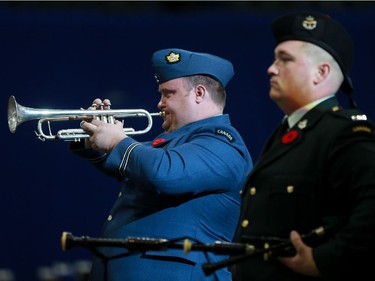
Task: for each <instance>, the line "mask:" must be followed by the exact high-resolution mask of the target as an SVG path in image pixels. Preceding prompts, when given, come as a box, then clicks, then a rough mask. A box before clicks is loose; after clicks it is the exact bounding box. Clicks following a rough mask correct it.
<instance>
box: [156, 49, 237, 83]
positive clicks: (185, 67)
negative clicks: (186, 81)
mask: <svg viewBox="0 0 375 281" xmlns="http://www.w3.org/2000/svg"><path fill="white" fill-rule="evenodd" d="M151 60H152V67H153V69H154V72H155V78H156V81H157V82H158V83H159V84H161V83H164V82H167V81H169V80H172V79H175V78H179V77H185V76H191V75H208V76H210V77H212V78H214V79H216V80H218V81H219V82H220V83H221V84H222V85H223V86H224V87H225V86H226V85H227V83H228V82H229V80H230V79H232V77H233V75H234V70H233V65H232V63H231V62H229V61H228V60H226V59H223V58H220V57H217V56H214V55H211V54H206V53H196V52H191V51H187V50H182V49H173V48H172V49H164V50H159V51H156V52H155V53H154V54H153V55H152V59H151Z"/></svg>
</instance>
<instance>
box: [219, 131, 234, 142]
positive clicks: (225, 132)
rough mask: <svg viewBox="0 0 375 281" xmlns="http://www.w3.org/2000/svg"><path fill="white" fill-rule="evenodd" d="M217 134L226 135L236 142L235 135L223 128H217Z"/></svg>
mask: <svg viewBox="0 0 375 281" xmlns="http://www.w3.org/2000/svg"><path fill="white" fill-rule="evenodd" d="M215 134H216V135H223V136H224V137H226V138H227V139H228V140H229V141H230V142H234V137H233V136H232V135H231V134H230V133H229V132H227V131H225V130H223V129H216V130H215Z"/></svg>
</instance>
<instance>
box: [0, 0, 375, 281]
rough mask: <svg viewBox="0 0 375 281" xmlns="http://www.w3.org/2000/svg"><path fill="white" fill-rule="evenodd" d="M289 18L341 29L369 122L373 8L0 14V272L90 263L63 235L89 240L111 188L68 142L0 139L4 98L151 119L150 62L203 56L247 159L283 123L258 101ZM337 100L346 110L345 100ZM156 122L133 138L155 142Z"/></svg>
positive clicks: (28, 132)
mask: <svg viewBox="0 0 375 281" xmlns="http://www.w3.org/2000/svg"><path fill="white" fill-rule="evenodd" d="M281 2H282V1H281ZM293 9H296V10H304V9H310V10H315V11H321V12H326V13H329V14H330V15H331V16H333V17H334V18H336V19H337V20H338V21H340V22H342V23H343V25H344V26H345V27H347V29H348V31H349V32H350V33H351V34H352V37H353V40H354V42H355V48H356V55H355V62H354V65H353V69H352V72H351V74H352V75H351V76H352V80H353V82H354V87H355V92H354V98H355V100H356V102H357V104H358V105H359V107H360V108H362V109H363V110H364V111H365V112H366V113H367V114H368V116H369V117H370V118H371V119H375V112H374V105H375V94H374V92H373V86H374V75H373V69H374V63H375V48H374V47H375V42H374V40H375V39H374V37H375V36H374V35H375V22H374V20H373V19H374V18H375V5H374V4H372V3H371V2H370V3H366V4H365V3H362V4H356V5H355V4H353V3H347V4H345V5H344V4H342V3H341V4H339V3H336V4H333V3H331V4H329V3H320V4H319V3H314V4H310V5H309V4H307V3H305V4H301V3H300V4H298V2H297V3H294V2H293V3H290V2H289V3H281V4H280V3H276V2H270V3H267V4H266V3H263V4H262V3H256V2H254V3H251V2H246V3H239V2H233V3H231V2H224V3H222V2H220V3H218V2H205V3H203V4H202V3H201V4H198V3H196V2H193V3H184V2H181V3H179V4H176V2H174V3H173V2H171V3H168V2H167V3H166V2H163V3H161V2H160V3H159V2H144V3H142V4H138V5H136V4H135V3H125V2H122V3H121V2H120V3H113V2H104V3H103V2H98V3H96V2H89V3H81V4H77V3H74V2H65V3H38V2H32V3H10V2H3V3H0V35H1V36H0V38H1V42H0V50H1V52H0V56H1V59H0V79H1V80H0V81H1V86H0V87H1V88H0V89H1V92H0V99H1V103H0V104H2V107H1V108H2V109H1V110H0V112H1V118H2V121H1V122H0V130H1V132H2V134H1V135H2V136H3V138H2V141H1V143H2V147H3V152H2V160H3V161H2V162H3V163H2V166H1V167H2V168H1V179H2V180H1V188H0V223H1V225H0V227H1V230H0V268H10V269H11V270H13V272H14V273H15V276H16V280H28V281H33V280H36V269H37V268H38V267H39V266H51V265H53V264H54V263H56V262H59V261H66V262H73V261H77V260H80V259H90V258H91V253H90V252H88V251H87V250H86V249H82V248H74V249H71V250H69V251H66V252H64V251H62V249H61V245H60V237H61V234H62V232H63V231H69V232H72V233H73V234H74V235H77V236H81V235H89V236H94V237H95V236H98V235H99V233H100V229H101V226H102V223H103V222H104V220H105V219H106V217H107V213H108V212H109V209H110V208H111V206H112V203H113V201H114V200H115V197H116V196H117V192H118V188H119V183H118V182H116V181H115V180H113V179H110V178H108V177H106V176H104V175H103V174H100V173H98V172H97V171H96V170H95V169H94V168H93V167H92V166H90V165H89V164H88V163H85V162H83V161H82V160H81V159H79V158H78V157H76V156H74V155H72V154H71V153H70V152H69V150H68V143H66V142H63V141H46V142H41V141H40V140H38V139H37V137H36V136H35V134H34V130H35V129H36V123H37V121H29V122H26V123H23V124H21V125H20V126H19V127H18V128H17V131H16V133H15V134H12V133H10V131H9V129H8V124H7V103H8V98H9V96H10V95H14V96H15V97H16V99H17V101H18V102H19V103H20V104H21V105H23V106H27V107H32V108H44V109H46V108H48V109H79V108H81V107H83V108H87V107H88V106H89V105H90V103H91V102H92V100H93V99H94V98H96V97H101V98H110V99H111V101H112V104H113V106H112V107H113V108H114V109H136V108H143V109H146V110H148V111H150V112H156V111H157V107H156V105H157V102H158V101H159V94H158V92H157V84H156V82H155V80H154V77H153V72H152V69H151V63H150V58H151V55H152V53H153V52H154V51H156V50H158V49H162V48H169V47H177V48H184V49H191V50H195V51H202V52H209V53H213V54H216V55H219V56H223V57H225V58H227V59H229V60H231V61H232V62H233V64H234V67H235V72H236V75H235V77H234V78H233V80H232V81H231V82H230V83H229V85H228V88H227V92H228V99H227V107H226V110H225V111H226V112H227V113H229V114H230V116H231V120H232V123H233V125H234V126H235V127H237V129H238V130H239V131H240V132H241V133H242V135H243V138H244V140H245V142H246V144H247V145H248V148H249V150H250V152H251V154H252V156H253V158H254V160H256V159H257V157H258V155H259V152H260V150H261V148H262V145H263V143H264V142H265V140H266V139H267V137H268V135H269V134H270V133H271V132H272V130H273V129H274V127H275V126H276V125H277V123H278V122H279V121H280V120H281V118H282V116H283V115H282V113H281V111H280V110H279V109H278V108H277V106H276V105H275V104H274V103H273V102H272V101H271V100H270V99H269V97H268V91H269V82H268V81H269V77H268V75H267V73H266V70H267V67H268V66H269V65H270V63H272V60H273V48H274V42H273V38H272V36H271V32H270V23H271V21H272V19H273V18H275V17H277V16H279V15H281V14H282V13H284V12H287V11H291V10H293ZM339 97H340V100H341V101H342V103H343V105H344V106H346V107H347V106H348V99H347V98H346V97H345V96H344V95H343V94H340V96H339ZM160 121H161V120H158V119H155V120H154V126H153V129H152V130H151V131H150V132H149V133H148V134H146V135H142V136H139V137H137V139H139V140H140V141H142V140H146V139H152V138H154V137H155V136H156V134H158V133H159V132H160V131H161V130H160V124H161V122H160ZM125 122H126V121H125ZM129 122H130V120H129ZM68 126H69V127H71V128H73V127H77V124H76V123H74V122H72V123H69V124H68ZM308 153H309V152H306V156H305V157H308ZM312 153H313V152H312ZM353 165H355V163H353Z"/></svg>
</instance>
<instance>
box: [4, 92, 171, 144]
mask: <svg viewBox="0 0 375 281" xmlns="http://www.w3.org/2000/svg"><path fill="white" fill-rule="evenodd" d="M154 116H159V117H163V116H164V112H158V113H149V112H148V111H147V110H144V109H115V110H114V109H105V110H96V109H93V110H84V109H73V110H69V109H41V108H31V107H26V106H22V105H20V104H19V103H17V101H16V98H15V97H14V96H10V97H9V100H8V126H9V130H10V131H11V132H12V133H15V132H16V129H17V127H18V126H19V125H20V124H22V123H23V122H26V121H30V120H39V121H38V126H37V129H38V130H37V131H35V133H36V135H37V136H38V138H39V139H40V140H42V141H44V140H51V139H61V140H65V141H79V140H80V139H84V138H88V137H90V135H89V134H87V133H86V132H85V131H84V130H83V129H81V128H73V129H62V130H58V131H57V132H56V133H55V134H53V133H52V130H51V125H50V123H51V122H59V121H72V120H86V121H87V120H92V119H98V120H101V121H103V122H107V123H113V122H114V120H116V119H123V118H130V117H143V118H146V119H147V126H146V127H145V128H144V129H141V130H135V129H134V128H124V132H125V133H126V134H128V135H140V134H145V133H147V132H149V131H150V130H151V128H152V125H153V120H152V118H153V117H154ZM44 123H47V126H48V133H45V132H44V131H43V124H44Z"/></svg>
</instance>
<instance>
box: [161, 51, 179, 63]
mask: <svg viewBox="0 0 375 281" xmlns="http://www.w3.org/2000/svg"><path fill="white" fill-rule="evenodd" d="M165 60H166V61H167V62H168V63H177V62H179V61H180V54H179V53H175V52H173V51H172V52H170V53H169V55H167V56H165Z"/></svg>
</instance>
